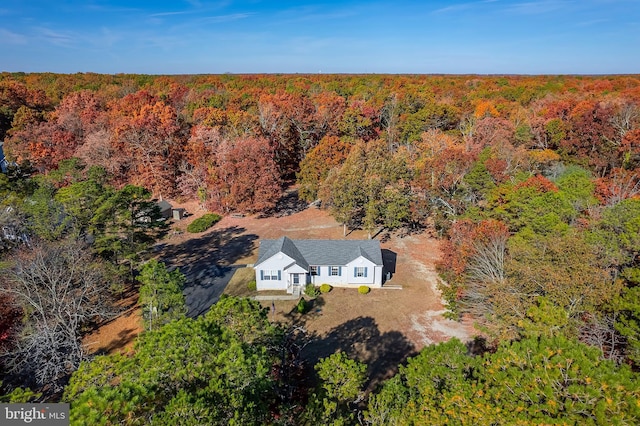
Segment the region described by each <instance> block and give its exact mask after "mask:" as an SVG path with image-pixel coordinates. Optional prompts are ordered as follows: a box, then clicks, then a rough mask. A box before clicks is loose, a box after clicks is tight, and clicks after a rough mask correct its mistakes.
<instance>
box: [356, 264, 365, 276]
mask: <svg viewBox="0 0 640 426" xmlns="http://www.w3.org/2000/svg"><path fill="white" fill-rule="evenodd" d="M355 275H356V277H360V278H361V277H366V276H367V268H366V267H364V266H356V274H355Z"/></svg>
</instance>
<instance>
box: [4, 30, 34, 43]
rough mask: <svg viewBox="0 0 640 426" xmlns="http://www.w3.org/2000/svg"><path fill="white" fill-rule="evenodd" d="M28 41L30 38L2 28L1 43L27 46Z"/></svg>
mask: <svg viewBox="0 0 640 426" xmlns="http://www.w3.org/2000/svg"><path fill="white" fill-rule="evenodd" d="M27 41H28V38H27V37H26V36H25V35H22V34H18V33H14V32H13V31H10V30H7V29H4V28H0V43H2V44H27Z"/></svg>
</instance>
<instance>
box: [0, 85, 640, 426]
mask: <svg viewBox="0 0 640 426" xmlns="http://www.w3.org/2000/svg"><path fill="white" fill-rule="evenodd" d="M0 141H4V145H3V150H4V153H5V155H6V161H5V163H4V164H3V173H2V174H0V251H1V255H2V257H1V258H0V354H1V355H0V367H2V374H1V375H0V380H2V385H1V386H2V392H1V393H0V401H2V402H7V401H14V402H18V401H65V402H70V403H71V422H72V424H149V423H152V424H194V425H195V424H225V425H226V424H274V425H277V424H282V425H289V424H291V425H293V424H296V425H297V424H310V425H312V424H335V425H348V424H367V425H394V424H396V425H405V424H496V425H497V424H620V425H625V424H628V425H634V424H638V423H639V422H640V376H639V372H638V370H639V368H640V76H638V75H615V76H569V75H564V76H562V75H561V76H478V75H257V74H256V75H234V74H224V75H176V76H150V75H128V74H118V75H104V74H90V73H88V74H49V73H42V74H24V73H2V74H0ZM291 187H295V188H297V192H298V196H299V197H300V199H302V200H304V201H305V202H308V203H312V202H317V203H320V205H321V206H322V208H324V209H328V211H329V212H330V213H331V215H332V216H333V217H334V218H335V219H336V221H338V222H339V223H341V224H344V226H345V229H363V230H365V231H367V232H368V233H369V235H370V236H371V237H374V236H376V235H377V234H379V233H380V232H381V231H385V232H391V233H392V234H393V235H394V236H397V237H398V238H400V237H401V236H402V235H405V234H408V233H414V232H432V233H433V234H434V235H437V236H438V238H440V239H441V240H442V256H441V259H440V261H439V263H438V272H439V274H440V277H441V282H440V290H441V291H442V294H443V297H444V299H445V300H446V304H447V306H446V308H447V314H446V315H447V316H448V317H449V318H451V319H454V320H461V319H464V318H471V319H472V320H473V321H474V323H475V324H476V327H477V332H478V338H477V339H476V341H474V342H472V344H464V343H463V342H460V341H458V340H456V339H452V340H450V341H449V342H447V343H443V344H439V345H431V346H427V347H425V348H424V349H422V351H421V352H420V353H419V354H418V355H417V356H415V357H412V358H410V359H409V360H408V361H407V362H406V363H405V364H403V365H401V366H399V369H398V372H397V373H396V374H395V375H394V376H393V377H392V378H390V379H388V380H386V381H384V382H383V383H382V384H380V385H379V386H377V387H376V389H375V390H373V391H365V390H366V389H367V385H368V383H367V375H366V371H367V365H366V364H363V363H361V362H359V361H358V360H353V359H349V358H348V357H346V356H345V355H344V354H343V353H340V352H338V353H336V354H333V355H331V356H330V357H328V358H325V359H322V360H321V361H320V362H319V363H318V364H316V365H315V366H306V365H303V364H301V363H300V360H299V359H298V358H297V357H296V347H297V345H299V344H300V342H299V341H298V340H297V339H299V338H300V336H297V335H296V333H294V332H293V331H292V330H286V329H282V328H280V327H278V326H277V325H274V324H272V323H270V322H269V321H268V318H267V313H266V312H265V311H263V310H262V309H261V308H260V305H259V304H257V303H255V302H252V301H249V300H247V299H236V298H231V297H229V298H223V299H222V300H221V301H220V302H218V303H217V304H215V305H214V306H213V307H212V308H211V310H210V311H209V312H208V313H206V314H205V315H203V316H200V317H198V318H187V317H186V316H185V309H184V298H183V297H182V296H181V290H180V289H181V285H182V284H183V280H184V277H181V276H180V274H179V273H176V272H175V271H167V270H166V268H165V266H164V265H163V264H161V263H157V262H156V263H153V262H146V261H145V251H146V250H148V249H149V247H151V245H152V244H153V243H154V242H156V241H158V240H159V239H161V238H162V236H163V235H164V234H165V233H166V231H167V224H166V223H165V222H164V221H162V220H158V219H159V210H158V208H157V206H156V204H155V200H157V199H159V198H162V197H172V198H176V199H184V200H197V201H198V203H199V204H200V205H201V206H202V207H203V208H204V209H206V210H208V211H211V212H216V213H220V214H222V215H228V214H231V213H243V214H259V215H269V214H272V212H273V209H274V206H275V205H276V202H277V201H278V199H279V198H280V197H281V195H282V194H283V192H284V190H285V189H287V188H291ZM131 289H134V291H139V294H140V300H141V303H146V302H148V301H149V300H150V298H157V300H159V301H160V302H158V303H160V304H161V305H162V307H163V308H162V309H160V311H159V312H154V313H153V314H150V316H147V317H145V318H144V319H145V328H146V331H145V332H144V333H142V334H141V335H140V336H139V337H138V339H137V342H136V346H135V350H134V351H133V353H132V354H129V355H122V354H110V355H109V354H103V355H99V356H90V355H89V354H88V353H87V352H86V350H85V348H83V346H82V337H83V335H85V334H86V333H87V332H88V330H90V329H92V327H95V326H96V324H99V323H100V321H104V320H107V319H109V318H113V317H114V316H115V315H117V313H118V312H117V308H116V301H117V300H118V299H119V298H121V297H122V295H123V294H124V293H126V292H128V291H131ZM154 300H155V299H154ZM310 372H311V373H313V376H314V380H313V381H312V382H313V383H309V381H306V380H303V379H302V378H301V377H302V376H304V375H309V374H311V373H310Z"/></svg>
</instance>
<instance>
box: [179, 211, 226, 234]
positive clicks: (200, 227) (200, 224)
mask: <svg viewBox="0 0 640 426" xmlns="http://www.w3.org/2000/svg"><path fill="white" fill-rule="evenodd" d="M220 219H222V216H220V215H219V214H217V213H207V214H205V215H204V216H202V217H199V218H197V219H196V220H194V221H193V222H191V223H190V224H189V226H187V231H189V232H191V233H197V232H204V231H206V230H207V229H209V228H211V227H212V226H213V225H215V224H216V223H218V222H220Z"/></svg>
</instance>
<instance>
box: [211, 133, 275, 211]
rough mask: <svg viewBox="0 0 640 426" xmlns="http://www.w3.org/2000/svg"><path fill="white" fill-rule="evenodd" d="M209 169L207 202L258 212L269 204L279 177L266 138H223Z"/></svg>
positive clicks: (213, 206) (225, 208)
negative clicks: (214, 162)
mask: <svg viewBox="0 0 640 426" xmlns="http://www.w3.org/2000/svg"><path fill="white" fill-rule="evenodd" d="M217 155H218V158H217V160H216V168H215V169H214V170H213V171H212V185H211V186H210V187H209V203H208V206H209V208H210V209H212V210H219V211H222V212H225V213H227V212H229V211H233V210H237V211H246V212H258V211H264V210H267V209H269V208H271V207H273V206H274V205H275V203H276V201H277V200H278V198H279V195H280V191H281V189H280V188H281V181H280V177H279V176H278V173H277V167H276V163H275V161H274V155H273V151H272V148H271V146H270V145H269V143H268V142H267V140H266V139H261V138H252V137H243V138H239V139H234V140H229V139H225V140H223V141H222V142H221V144H220V145H219V147H218V152H217Z"/></svg>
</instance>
